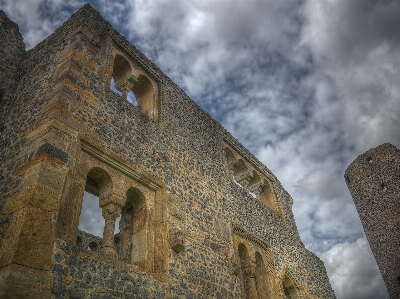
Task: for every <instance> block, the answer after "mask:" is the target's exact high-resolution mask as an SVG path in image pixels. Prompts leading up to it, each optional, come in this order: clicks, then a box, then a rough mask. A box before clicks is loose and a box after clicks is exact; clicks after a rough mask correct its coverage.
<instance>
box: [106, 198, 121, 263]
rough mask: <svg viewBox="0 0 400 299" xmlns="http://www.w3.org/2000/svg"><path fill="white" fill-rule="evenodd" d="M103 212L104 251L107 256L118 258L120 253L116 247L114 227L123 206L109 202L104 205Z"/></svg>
mask: <svg viewBox="0 0 400 299" xmlns="http://www.w3.org/2000/svg"><path fill="white" fill-rule="evenodd" d="M102 214H103V217H104V219H105V225H104V234H103V248H102V251H103V253H104V254H105V255H106V256H108V257H110V258H113V259H117V258H118V255H117V252H116V250H115V248H114V227H115V220H116V219H117V217H118V216H119V215H120V214H121V208H120V207H119V206H118V205H117V204H115V203H109V204H107V205H105V206H103V207H102Z"/></svg>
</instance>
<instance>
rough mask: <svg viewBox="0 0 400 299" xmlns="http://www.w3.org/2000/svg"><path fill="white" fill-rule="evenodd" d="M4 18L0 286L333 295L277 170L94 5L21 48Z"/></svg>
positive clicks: (76, 291)
mask: <svg viewBox="0 0 400 299" xmlns="http://www.w3.org/2000/svg"><path fill="white" fill-rule="evenodd" d="M0 21H1V28H0V32H1V36H0V37H1V38H0V43H1V44H0V46H1V48H0V49H1V50H0V90H1V96H0V108H1V110H0V134H1V135H0V146H1V150H0V165H1V166H0V167H1V168H0V194H1V197H0V298H2V299H3V298H32V299H36V298H43V299H44V298H46V299H48V298H57V299H60V298H65V299H67V298H71V299H72V298H102V299H105V298H252V299H256V298H257V299H266V298H276V299H277V298H329V299H330V298H334V297H335V296H334V293H333V291H332V288H331V286H330V284H329V281H328V277H327V274H326V270H325V267H324V264H323V262H322V261H321V260H320V259H319V258H317V257H316V256H315V255H314V254H313V253H311V252H309V251H308V250H307V249H306V248H305V247H304V245H303V244H302V242H301V240H300V237H299V234H298V231H297V227H296V223H295V221H294V218H293V213H292V198H291V197H290V195H289V194H288V193H287V192H286V191H285V190H284V189H283V187H282V186H281V184H280V182H279V180H278V179H277V178H276V177H275V176H274V175H273V174H272V173H271V171H270V170H269V169H268V168H267V167H265V166H264V165H263V164H262V163H260V162H259V161H258V160H257V159H256V158H255V157H254V155H252V154H251V153H250V152H249V151H248V150H247V149H246V148H244V147H243V146H242V145H241V144H240V143H239V142H238V141H237V140H235V139H234V138H233V137H232V136H231V135H230V134H229V133H228V132H227V131H226V130H225V129H224V128H223V127H222V126H221V125H220V124H219V123H218V122H216V121H215V120H214V119H212V118H211V117H210V116H209V115H208V114H207V113H206V112H205V111H203V110H202V109H201V108H200V107H199V106H198V105H197V104H196V103H195V102H194V101H192V100H191V99H190V98H189V97H188V96H187V95H186V94H185V93H184V92H183V91H182V90H181V89H180V88H179V87H178V86H177V85H176V84H174V83H173V82H172V81H171V80H170V79H169V78H168V77H167V76H166V75H165V74H164V73H163V72H162V71H161V70H160V69H159V68H158V67H157V66H156V65H155V64H154V63H152V62H151V61H149V60H148V59H147V58H146V57H145V56H144V55H143V54H142V53H140V52H139V51H138V50H137V49H136V48H135V47H134V46H132V45H131V44H130V43H129V42H128V41H127V40H126V39H125V38H124V37H123V36H121V35H120V34H119V33H118V32H117V31H116V30H114V29H113V28H112V26H111V25H110V24H109V23H108V22H106V21H105V20H104V19H103V18H102V17H101V16H100V14H99V13H98V12H96V11H95V10H94V9H93V8H92V7H91V6H90V5H85V6H84V7H83V8H81V9H80V10H79V11H78V12H77V13H75V14H74V15H73V16H72V17H71V18H70V19H69V20H68V21H66V22H65V23H64V24H63V25H62V26H61V27H60V28H58V29H57V30H56V31H55V32H54V33H53V34H51V35H50V36H49V37H48V38H46V39H45V40H44V41H42V42H41V43H39V44H38V45H37V46H36V47H35V48H33V49H31V50H29V51H25V49H24V45H23V42H22V38H21V35H20V34H19V32H18V26H17V25H16V24H14V23H13V22H11V21H10V20H9V19H8V18H7V17H6V15H5V14H4V12H1V13H0ZM113 84H114V85H113ZM113 86H115V87H113ZM111 87H112V88H113V89H114V90H113V89H111ZM129 93H133V94H134V96H135V97H136V102H137V104H136V105H133V104H131V102H129V101H127V99H128V94H129ZM85 191H86V192H88V193H91V194H92V195H93V196H94V198H96V199H95V200H96V203H97V204H98V207H99V208H101V213H102V216H103V217H104V227H103V234H102V237H100V236H94V235H92V234H90V233H88V232H84V231H81V230H79V229H78V225H79V222H80V214H81V210H82V201H83V197H84V192H85ZM117 218H119V219H120V221H119V227H118V228H119V231H118V232H117V233H115V232H114V227H115V223H116V221H117Z"/></svg>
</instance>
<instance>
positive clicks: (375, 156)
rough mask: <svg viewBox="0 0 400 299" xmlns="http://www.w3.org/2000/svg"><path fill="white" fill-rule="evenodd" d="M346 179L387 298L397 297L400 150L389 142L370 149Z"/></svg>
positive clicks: (399, 295)
mask: <svg viewBox="0 0 400 299" xmlns="http://www.w3.org/2000/svg"><path fill="white" fill-rule="evenodd" d="M345 180H346V183H347V186H348V188H349V190H350V193H351V196H352V197H353V200H354V203H355V205H356V208H357V211H358V214H359V216H360V219H361V223H362V225H363V227H364V231H365V234H366V236H367V239H368V242H369V245H370V246H371V249H372V252H373V254H374V257H375V259H376V262H377V264H378V267H379V270H380V272H381V274H382V277H383V280H384V281H385V284H386V288H387V290H388V292H389V296H390V298H392V299H397V298H400V250H399V248H400V200H399V194H400V150H398V149H397V148H396V147H395V146H394V145H391V144H389V143H385V144H382V145H380V146H378V147H376V148H373V149H370V150H369V151H367V152H365V153H364V154H362V155H360V156H358V157H357V159H355V160H354V161H353V163H351V164H350V166H349V167H348V168H347V170H346V173H345Z"/></svg>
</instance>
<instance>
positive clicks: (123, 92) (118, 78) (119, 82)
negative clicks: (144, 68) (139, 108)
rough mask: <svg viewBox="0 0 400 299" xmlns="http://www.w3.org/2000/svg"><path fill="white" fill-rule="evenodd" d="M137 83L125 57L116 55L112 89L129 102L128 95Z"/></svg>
mask: <svg viewBox="0 0 400 299" xmlns="http://www.w3.org/2000/svg"><path fill="white" fill-rule="evenodd" d="M136 81H137V79H136V77H135V76H133V74H132V68H131V66H130V64H129V62H128V61H127V60H126V59H125V57H123V56H122V55H119V54H117V55H115V57H114V66H113V72H112V77H111V83H110V89H111V90H113V91H115V92H116V93H117V94H119V95H120V96H122V97H123V98H124V99H125V100H128V93H129V91H130V90H131V89H132V86H133V84H135V82H136Z"/></svg>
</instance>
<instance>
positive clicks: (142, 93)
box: [132, 75, 157, 119]
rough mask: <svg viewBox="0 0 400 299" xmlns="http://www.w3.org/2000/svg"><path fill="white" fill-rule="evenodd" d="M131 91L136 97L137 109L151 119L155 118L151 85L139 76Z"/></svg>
mask: <svg viewBox="0 0 400 299" xmlns="http://www.w3.org/2000/svg"><path fill="white" fill-rule="evenodd" d="M132 91H133V93H134V94H135V96H136V101H137V107H138V109H139V110H140V111H141V112H142V113H143V114H145V115H146V116H147V117H149V118H151V119H155V118H156V111H157V109H156V107H155V105H154V102H155V99H154V97H155V93H154V88H153V84H152V83H151V82H150V80H149V79H148V78H147V77H146V76H144V75H139V77H138V80H137V82H136V83H135V84H133V87H132Z"/></svg>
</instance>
